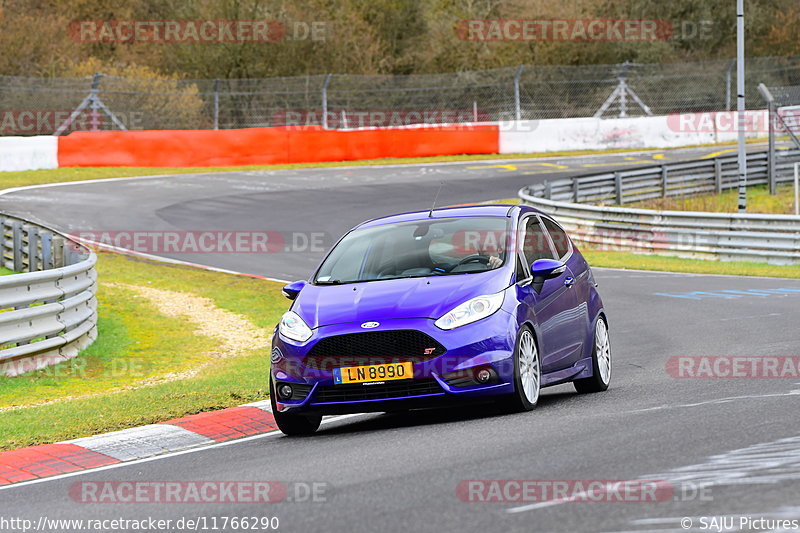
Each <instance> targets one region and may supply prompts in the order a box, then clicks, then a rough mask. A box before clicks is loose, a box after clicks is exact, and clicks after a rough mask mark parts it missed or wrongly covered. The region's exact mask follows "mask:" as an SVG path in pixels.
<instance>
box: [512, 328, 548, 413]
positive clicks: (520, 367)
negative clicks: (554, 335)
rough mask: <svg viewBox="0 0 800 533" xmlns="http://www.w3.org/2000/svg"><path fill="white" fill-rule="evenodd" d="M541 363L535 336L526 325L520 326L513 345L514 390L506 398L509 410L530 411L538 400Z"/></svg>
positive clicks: (540, 382)
mask: <svg viewBox="0 0 800 533" xmlns="http://www.w3.org/2000/svg"><path fill="white" fill-rule="evenodd" d="M541 384H542V364H541V360H540V359H539V350H538V348H537V347H536V338H535V337H534V336H533V331H531V329H530V328H529V327H527V326H523V327H522V328H520V330H519V333H518V334H517V342H516V344H515V345H514V392H513V393H512V394H511V395H510V396H509V397H507V398H506V406H507V408H508V410H509V411H512V412H522V411H531V410H532V409H533V408H534V407H536V404H537V403H538V402H539V393H540V392H541Z"/></svg>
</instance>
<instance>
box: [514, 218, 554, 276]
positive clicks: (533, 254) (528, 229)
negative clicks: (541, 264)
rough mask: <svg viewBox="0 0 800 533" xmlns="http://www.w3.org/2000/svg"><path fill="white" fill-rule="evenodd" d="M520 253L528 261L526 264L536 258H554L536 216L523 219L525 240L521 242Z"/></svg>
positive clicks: (530, 263) (531, 262) (529, 263)
mask: <svg viewBox="0 0 800 533" xmlns="http://www.w3.org/2000/svg"><path fill="white" fill-rule="evenodd" d="M522 253H523V254H524V255H525V259H527V261H528V266H530V265H532V264H533V262H534V261H536V260H537V259H554V257H553V250H552V249H551V248H550V243H549V242H548V240H547V235H546V234H545V232H544V229H543V228H542V225H541V224H539V219H538V218H537V217H529V218H528V219H527V220H526V221H525V240H524V241H523V243H522Z"/></svg>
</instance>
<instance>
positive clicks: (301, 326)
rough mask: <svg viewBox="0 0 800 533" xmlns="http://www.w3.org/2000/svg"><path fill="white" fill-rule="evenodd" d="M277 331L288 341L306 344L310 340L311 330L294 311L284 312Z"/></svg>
mask: <svg viewBox="0 0 800 533" xmlns="http://www.w3.org/2000/svg"><path fill="white" fill-rule="evenodd" d="M278 331H279V332H280V334H281V335H283V336H284V337H286V338H288V339H292V340H293V341H298V342H306V341H307V340H308V339H310V338H311V328H310V327H308V326H307V325H306V323H305V322H303V319H302V318H300V315H298V314H297V313H295V312H294V311H286V312H285V313H284V314H283V316H282V317H281V323H280V324H279V325H278Z"/></svg>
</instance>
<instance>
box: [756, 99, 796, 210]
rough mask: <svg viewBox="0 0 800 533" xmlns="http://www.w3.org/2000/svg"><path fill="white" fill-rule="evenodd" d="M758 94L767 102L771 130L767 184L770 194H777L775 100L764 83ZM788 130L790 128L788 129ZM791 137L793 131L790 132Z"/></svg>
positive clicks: (768, 121)
mask: <svg viewBox="0 0 800 533" xmlns="http://www.w3.org/2000/svg"><path fill="white" fill-rule="evenodd" d="M758 92H759V94H760V95H761V98H763V99H764V101H765V102H767V124H768V129H769V141H768V143H769V145H768V148H767V183H769V193H770V194H775V193H776V191H775V119H776V115H777V112H776V109H775V98H774V97H773V96H772V93H771V92H770V90H769V89H768V88H767V86H766V85H764V84H763V83H759V84H758ZM787 129H788V128H787ZM789 133H790V135H791V131H790V132H789Z"/></svg>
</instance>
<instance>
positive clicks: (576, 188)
mask: <svg viewBox="0 0 800 533" xmlns="http://www.w3.org/2000/svg"><path fill="white" fill-rule="evenodd" d="M580 190H581V182H580V180H579V179H578V178H572V192H573V193H574V195H575V196H574V199H575V200H574V201H575V203H576V204H579V203H581V201H580V195H581V192H580Z"/></svg>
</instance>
